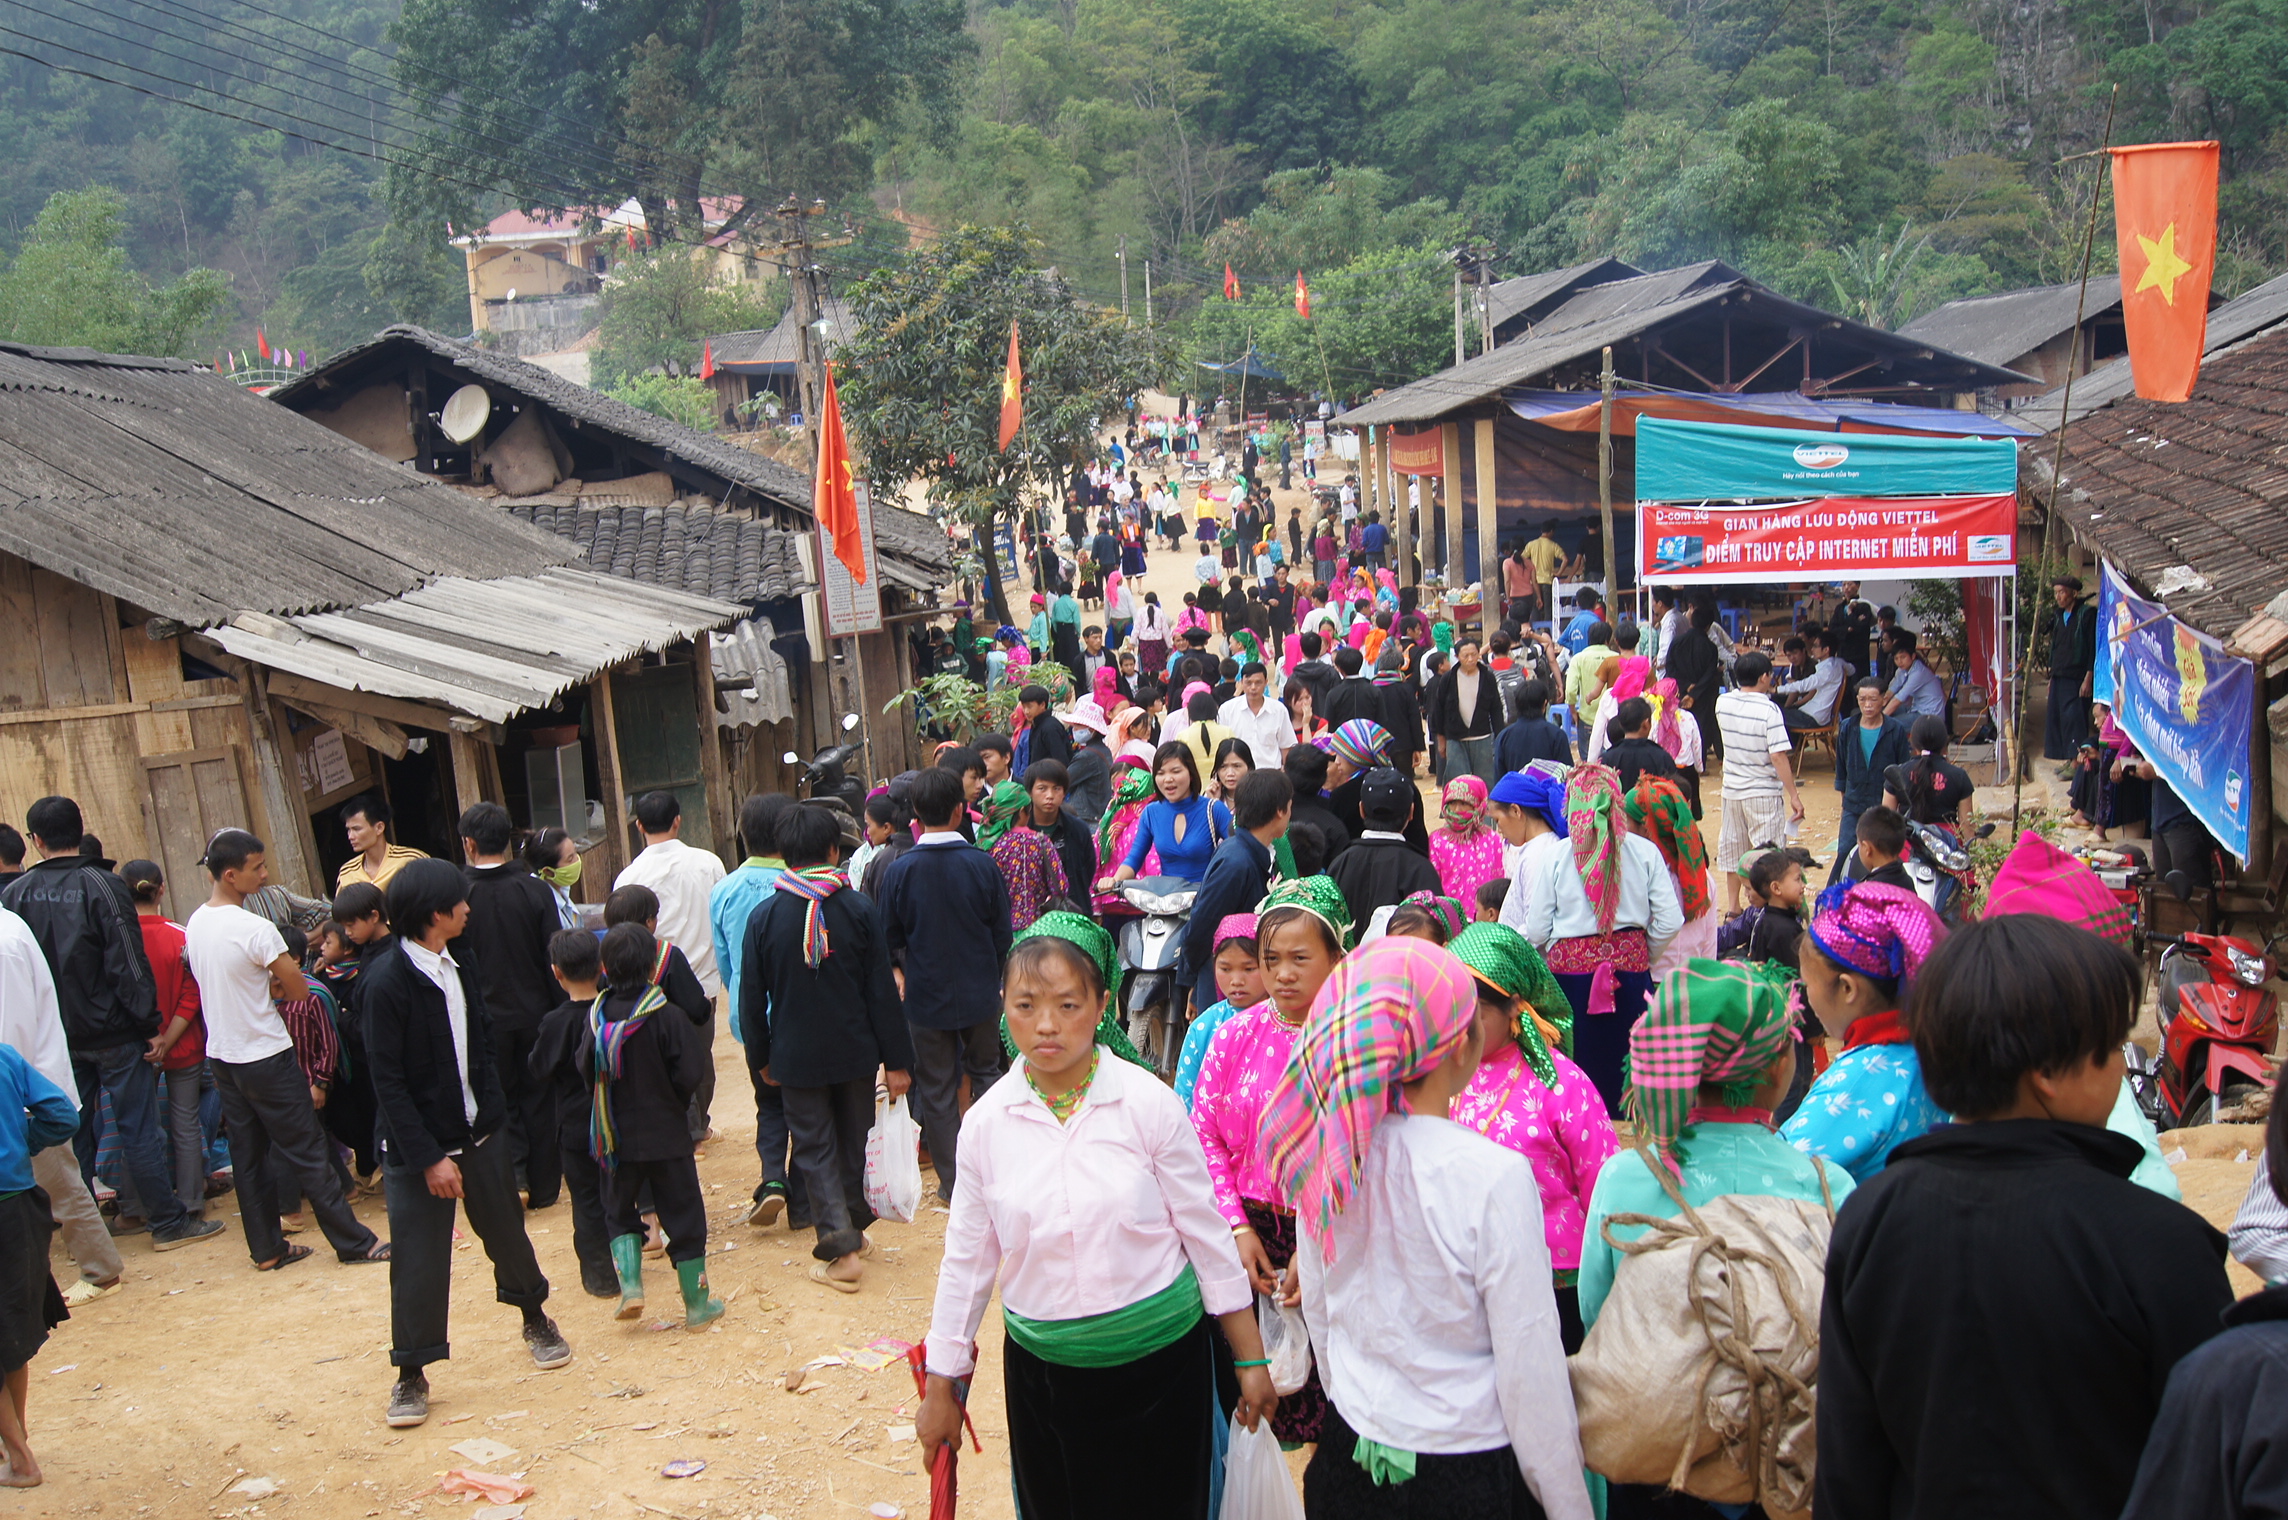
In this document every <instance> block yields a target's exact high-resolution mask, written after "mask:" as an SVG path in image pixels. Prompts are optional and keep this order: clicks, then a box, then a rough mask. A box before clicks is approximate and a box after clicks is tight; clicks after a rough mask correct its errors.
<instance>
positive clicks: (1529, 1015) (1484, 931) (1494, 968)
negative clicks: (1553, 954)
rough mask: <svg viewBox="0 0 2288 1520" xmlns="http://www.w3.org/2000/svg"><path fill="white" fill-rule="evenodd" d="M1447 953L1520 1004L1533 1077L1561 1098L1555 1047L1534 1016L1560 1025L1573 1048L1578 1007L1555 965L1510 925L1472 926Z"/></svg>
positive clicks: (1523, 1044) (1520, 1035)
mask: <svg viewBox="0 0 2288 1520" xmlns="http://www.w3.org/2000/svg"><path fill="white" fill-rule="evenodd" d="M1446 948H1447V949H1449V950H1451V951H1453V952H1454V955H1455V957H1456V958H1457V959H1459V960H1460V961H1461V963H1462V964H1463V965H1465V966H1467V967H1469V968H1470V971H1471V972H1472V974H1474V975H1475V976H1476V977H1477V978H1478V980H1479V981H1481V982H1484V983H1485V984H1486V985H1487V986H1489V987H1491V988H1493V989H1494V991H1496V992H1498V993H1500V994H1501V995H1502V996H1503V997H1506V998H1514V999H1516V1000H1517V1005H1518V1006H1517V1018H1516V1019H1515V1020H1514V1022H1515V1024H1516V1025H1517V1029H1516V1034H1517V1043H1518V1046H1519V1048H1521V1049H1522V1050H1524V1052H1525V1059H1526V1064H1527V1065H1529V1066H1531V1067H1532V1068H1533V1074H1534V1075H1535V1076H1537V1077H1539V1078H1541V1083H1542V1085H1543V1086H1544V1087H1547V1088H1548V1089H1549V1090H1550V1091H1551V1092H1555V1091H1556V1090H1557V1063H1556V1062H1555V1061H1552V1060H1551V1059H1550V1058H1549V1046H1548V1045H1547V1044H1546V1043H1544V1042H1543V1040H1542V1038H1541V1030H1540V1029H1539V1028H1538V1027H1537V1026H1536V1025H1535V1023H1534V1021H1533V1015H1534V1014H1540V1015H1541V1017H1542V1018H1544V1019H1547V1020H1548V1021H1549V1022H1550V1023H1551V1024H1553V1025H1555V1026H1556V1028H1557V1032H1558V1039H1559V1041H1560V1042H1561V1043H1570V1042H1571V1040H1572V1038H1573V1005H1572V1004H1571V1003H1569V1002H1567V1001H1566V1000H1565V989H1564V988H1562V987H1560V986H1558V985H1557V978H1556V976H1555V975H1554V974H1553V973H1552V972H1551V971H1550V969H1549V962H1547V961H1545V960H1543V959H1542V958H1541V952H1540V951H1539V950H1536V949H1534V948H1533V944H1532V942H1531V941H1530V940H1528V939H1527V938H1526V937H1525V936H1524V935H1522V934H1520V933H1518V932H1517V931H1516V930H1515V929H1512V928H1510V927H1509V926H1508V925H1506V924H1471V925H1470V926H1469V927H1467V928H1465V929H1464V930H1463V931H1462V932H1461V933H1459V934H1457V935H1455V936H1454V937H1453V938H1452V939H1451V940H1449V941H1447V943H1446ZM1551 1010H1557V1011H1556V1012H1554V1013H1552V1011H1551Z"/></svg>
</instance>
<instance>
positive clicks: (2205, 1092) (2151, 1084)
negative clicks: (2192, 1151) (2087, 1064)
mask: <svg viewBox="0 0 2288 1520" xmlns="http://www.w3.org/2000/svg"><path fill="white" fill-rule="evenodd" d="M2278 942H2279V939H2278V937H2275V938H2274V939H2271V940H2267V941H2264V942H2263V943H2261V944H2259V943H2258V942H2257V941H2255V940H2248V939H2241V938H2239V937H2237V936H2234V935H2229V934H2186V935H2183V936H2181V937H2179V938H2177V939H2172V940H2168V941H2166V942H2165V944H2166V946H2167V948H2166V949H2164V950H2163V951H2162V953H2161V998H2160V1010H2159V1012H2160V1019H2161V1029H2162V1038H2161V1059H2160V1060H2159V1061H2158V1062H2156V1063H2152V1065H2151V1068H2150V1070H2149V1071H2147V1072H2143V1073H2138V1074H2137V1075H2140V1076H2144V1077H2146V1078H2147V1081H2146V1082H2144V1083H2142V1084H2140V1083H2138V1082H2136V1081H2135V1078H2134V1077H2133V1079H2132V1086H2133V1089H2141V1090H2139V1091H2138V1098H2139V1101H2140V1103H2141V1104H2142V1105H2143V1106H2144V1107H2145V1109H2146V1112H2147V1114H2148V1116H2149V1117H2151V1118H2152V1120H2153V1122H2154V1124H2155V1125H2156V1126H2158V1127H2159V1128H2162V1129H2177V1128H2181V1127H2184V1126H2188V1125H2195V1124H2208V1123H2211V1122H2213V1120H2214V1119H2215V1117H2216V1111H2217V1110H2218V1109H2220V1108H2225V1107H2228V1106H2230V1105H2231V1104H2234V1103H2237V1102H2239V1101H2240V1099H2241V1097H2242V1095H2243V1094H2245V1093H2247V1092H2248V1091H2250V1090H2252V1089H2255V1088H2260V1087H2268V1086H2270V1085H2271V1082H2272V1062H2271V1060H2270V1053H2271V1050H2272V1042H2273V1039H2274V1037H2275V1036H2276V1035H2277V1034H2278V1032H2279V1026H2280V1008H2279V1003H2278V1001H2277V1000H2276V999H2275V998H2274V996H2273V994H2272V993H2271V991H2270V990H2269V989H2268V988H2267V987H2266V986H2265V984H2266V983H2267V982H2269V981H2270V980H2271V979H2272V978H2273V976H2274V975H2275V974H2276V973H2277V971H2278V965H2277V963H2276V962H2275V961H2274V959H2273V956H2272V947H2273V946H2274V945H2275V944H2277V943H2278Z"/></svg>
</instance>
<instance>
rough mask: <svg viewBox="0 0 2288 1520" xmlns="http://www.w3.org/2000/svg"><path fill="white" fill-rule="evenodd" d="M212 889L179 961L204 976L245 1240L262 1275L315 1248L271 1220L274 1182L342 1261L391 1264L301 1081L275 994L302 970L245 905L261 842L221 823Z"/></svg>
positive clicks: (202, 1002)
mask: <svg viewBox="0 0 2288 1520" xmlns="http://www.w3.org/2000/svg"><path fill="white" fill-rule="evenodd" d="M206 868H207V874H208V875H209V876H211V877H213V878H214V892H213V894H212V895H211V896H209V897H208V898H207V900H206V901H205V902H204V903H201V904H200V905H199V908H198V910H197V911H196V912H194V913H193V914H192V915H191V917H190V921H189V922H188V923H186V924H184V925H183V957H184V959H185V960H187V961H189V962H190V967H191V975H192V977H193V978H194V979H196V980H197V982H198V984H199V1010H200V1013H201V1014H202V1015H203V1016H204V1018H205V1020H206V1026H207V1057H208V1059H209V1060H210V1061H211V1062H212V1063H213V1065H214V1074H215V1086H216V1087H217V1088H219V1089H220V1090H221V1092H222V1112H223V1120H224V1122H225V1123H226V1124H227V1125H228V1126H229V1128H230V1169H231V1180H232V1182H233V1184H234V1185H235V1186H236V1188H237V1190H238V1213H239V1220H240V1222H241V1224H243V1225H244V1226H245V1229H246V1248H247V1251H248V1252H249V1253H250V1254H251V1255H252V1256H253V1258H254V1265H255V1269H256V1270H257V1271H262V1272H274V1271H276V1270H277V1269H279V1268H280V1267H289V1266H292V1265H293V1264H294V1263H295V1262H297V1261H302V1260H304V1259H306V1258H307V1257H308V1256H309V1255H310V1248H309V1247H308V1246H298V1245H293V1244H290V1243H289V1242H288V1241H287V1239H286V1234H285V1231H284V1230H283V1229H281V1228H280V1226H279V1222H278V1186H277V1184H278V1181H279V1180H280V1179H284V1180H285V1181H287V1182H290V1183H292V1184H294V1185H295V1186H296V1187H297V1188H298V1189H299V1190H300V1191H301V1193H302V1194H303V1195H304V1196H305V1197H307V1198H308V1199H309V1200H310V1203H311V1212H312V1213H313V1214H315V1215H316V1216H317V1220H318V1228H319V1229H321V1230H323V1231H325V1234H326V1241H327V1243H328V1244H329V1245H331V1246H332V1247H333V1248H334V1254H335V1256H337V1257H338V1258H340V1259H341V1260H342V1261H344V1262H367V1261H387V1260H388V1259H389V1247H388V1246H386V1245H384V1244H382V1243H381V1241H380V1240H378V1239H376V1238H375V1236H374V1233H373V1231H371V1230H369V1229H367V1228H366V1227H365V1226H364V1225H362V1224H360V1223H359V1222H358V1217H357V1215H356V1214H355V1213H353V1212H352V1211H351V1209H350V1205H349V1200H348V1199H347V1198H345V1197H343V1196H342V1185H341V1182H340V1179H338V1178H337V1177H336V1176H335V1175H334V1169H333V1166H332V1164H331V1163H330V1162H329V1161H328V1159H327V1156H328V1151H327V1147H328V1146H329V1145H331V1144H332V1142H331V1141H330V1140H328V1139H327V1138H326V1132H325V1129H324V1128H323V1127H322V1126H321V1125H320V1124H319V1123H318V1108H317V1104H318V1096H319V1095H318V1094H317V1093H316V1092H315V1091H314V1090H313V1089H312V1088H311V1087H310V1085H309V1084H308V1083H307V1082H306V1081H305V1080H304V1079H303V1076H302V1065H301V1062H300V1060H299V1059H297V1057H296V1056H295V1054H294V1039H293V1036H291V1035H290V1034H288V1033H287V1032H286V1021H285V1020H284V1019H282V1018H280V1017H279V1016H278V1007H277V1003H276V1002H275V1001H273V1000H274V999H277V998H284V999H287V1000H289V1001H295V1002H299V1001H301V1000H302V999H304V998H307V997H308V996H309V995H310V985H309V981H308V979H307V978H305V977H304V976H303V975H302V968H301V966H300V965H298V964H297V963H296V962H295V960H294V957H293V956H292V955H290V954H288V953H287V950H286V941H285V940H284V939H282V938H281V937H280V936H279V933H278V926H277V925H275V924H273V923H271V922H270V920H268V919H266V918H261V917H258V916H257V915H255V914H252V913H249V912H247V911H246V908H245V906H244V904H245V902H246V899H247V898H249V897H251V896H252V895H253V894H255V893H256V892H259V891H261V890H262V889H263V887H264V886H265V885H267V884H268V882H269V880H270V867H269V864H268V862H267V861H265V860H264V858H263V851H262V841H261V840H259V839H257V838H255V837H254V836H253V835H252V834H249V833H248V832H246V830H244V829H224V830H223V831H222V832H221V833H219V834H217V835H215V837H214V839H213V841H212V842H211V843H209V844H208V845H207V857H206Z"/></svg>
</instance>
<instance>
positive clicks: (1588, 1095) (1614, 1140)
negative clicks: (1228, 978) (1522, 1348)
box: [1209, 1025, 1621, 1272]
mask: <svg viewBox="0 0 2288 1520" xmlns="http://www.w3.org/2000/svg"><path fill="white" fill-rule="evenodd" d="M1226 1027H1227V1028H1228V1027H1229V1026H1228V1025H1227V1026H1226ZM1549 1058H1550V1059H1551V1060H1552V1061H1554V1062H1556V1063H1557V1090H1556V1091H1555V1092H1551V1091H1550V1090H1549V1089H1548V1088H1546V1087H1544V1086H1542V1085H1541V1078H1540V1077H1538V1076H1536V1075H1535V1074H1534V1071H1533V1068H1532V1067H1530V1066H1528V1065H1527V1064H1526V1062H1525V1053H1524V1052H1523V1051H1522V1050H1520V1049H1519V1048H1518V1047H1517V1046H1516V1045H1514V1044H1513V1045H1511V1046H1510V1047H1509V1048H1508V1049H1506V1050H1504V1051H1503V1052H1502V1053H1501V1054H1500V1055H1498V1056H1495V1057H1494V1058H1493V1059H1492V1060H1490V1061H1488V1062H1486V1063H1485V1064H1484V1065H1482V1066H1480V1067H1479V1068H1478V1070H1477V1074H1476V1075H1475V1076H1473V1077H1471V1078H1470V1085H1469V1086H1467V1087H1465V1088H1463V1089H1462V1091H1461V1094H1460V1096H1458V1097H1456V1098H1455V1099H1454V1106H1453V1109H1452V1110H1451V1111H1450V1117H1451V1118H1452V1119H1453V1121H1454V1122H1455V1123H1456V1124H1459V1125H1461V1126H1463V1127H1464V1128H1466V1129H1474V1130H1476V1131H1477V1132H1478V1133H1479V1134H1481V1135H1484V1136H1485V1137H1486V1138H1487V1139H1489V1140H1492V1141H1494V1142H1495V1143H1496V1144H1499V1145H1506V1146H1508V1147H1509V1148H1510V1149H1511V1150H1513V1151H1516V1152H1517V1153H1518V1154H1519V1155H1521V1156H1523V1157H1525V1159H1526V1160H1527V1161H1528V1162H1529V1163H1531V1165H1532V1167H1533V1180H1534V1181H1535V1182H1536V1183H1538V1184H1540V1187H1541V1232H1542V1235H1543V1236H1544V1237H1545V1238H1546V1239H1547V1241H1548V1242H1549V1264H1550V1266H1551V1267H1553V1268H1554V1269H1556V1270H1557V1271H1559V1272H1570V1271H1574V1270H1576V1269H1578V1268H1579V1267H1580V1265H1581V1235H1582V1231H1583V1230H1584V1228H1586V1226H1587V1224H1588V1218H1589V1194H1590V1192H1591V1191H1592V1190H1593V1189H1594V1188H1595V1187H1596V1185H1597V1172H1598V1169H1599V1168H1601V1167H1602V1166H1604V1164H1605V1161H1606V1158H1608V1157H1609V1156H1611V1155H1612V1154H1613V1153H1614V1152H1615V1151H1617V1150H1619V1149H1620V1148H1621V1142H1620V1138H1619V1137H1618V1136H1617V1135H1615V1134H1614V1133H1613V1121H1612V1120H1610V1119H1608V1118H1606V1117H1605V1103H1604V1100H1603V1099H1602V1098H1600V1097H1598V1096H1597V1086H1596V1084H1595V1083H1593V1082H1591V1081H1590V1080H1589V1074H1588V1073H1587V1072H1585V1071H1583V1070H1582V1069H1581V1068H1580V1067H1578V1066H1576V1065H1574V1064H1573V1063H1572V1061H1570V1060H1568V1059H1567V1058H1566V1057H1565V1056H1564V1055H1562V1054H1560V1053H1559V1052H1557V1051H1554V1050H1553V1051H1551V1052H1550V1053H1549ZM1209 1165H1210V1169H1211V1170H1212V1169H1213V1165H1214V1158H1213V1156H1212V1155H1211V1156H1210V1159H1209Z"/></svg>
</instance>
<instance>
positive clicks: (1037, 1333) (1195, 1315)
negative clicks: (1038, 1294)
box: [1001, 1263, 1207, 1367]
mask: <svg viewBox="0 0 2288 1520" xmlns="http://www.w3.org/2000/svg"><path fill="white" fill-rule="evenodd" d="M1206 1312H1207V1303H1206V1301H1205V1300H1203V1299H1202V1298H1201V1297H1200V1280H1199V1279H1198V1278H1197V1277H1195V1276H1193V1275H1192V1269H1191V1266H1190V1264H1189V1263H1186V1264H1185V1267H1184V1270H1183V1271H1181V1272H1179V1273H1178V1274H1177V1275H1176V1280H1175V1281H1174V1282H1172V1283H1170V1284H1168V1286H1166V1287H1165V1288H1162V1289H1161V1290H1160V1291H1159V1292H1157V1293H1155V1294H1153V1295H1152V1296H1151V1297H1150V1298H1144V1299H1139V1300H1137V1301H1136V1302H1135V1303H1132V1304H1130V1305H1129V1306H1128V1307H1127V1308H1125V1309H1114V1310H1113V1311H1112V1312H1111V1313H1109V1314H1091V1315H1088V1316H1087V1317H1085V1318H1083V1319H1027V1318H1025V1317H1024V1316H1023V1315H1021V1314H1015V1313H1012V1312H1011V1311H1010V1310H1008V1309H1007V1308H1003V1309H1002V1311H1001V1319H1002V1321H1003V1323H1005V1324H1006V1325H1007V1326H1008V1327H1009V1338H1010V1339H1011V1340H1013V1341H1015V1342H1016V1343H1017V1344H1018V1345H1020V1346H1022V1347H1024V1348H1025V1349H1026V1350H1027V1351H1030V1352H1032V1353H1033V1355H1035V1356H1037V1357H1039V1358H1040V1359H1041V1360H1042V1361H1044V1362H1054V1363H1056V1365H1058V1366H1059V1367H1120V1366H1125V1365H1126V1364H1127V1363H1129V1362H1133V1361H1135V1360H1137V1359H1138V1358H1140V1357H1147V1356H1150V1355H1151V1354H1152V1353H1153V1352H1155V1351H1159V1350H1162V1349H1164V1348H1165V1347H1168V1346H1171V1345H1173V1344H1175V1342H1176V1341H1177V1340H1178V1339H1179V1338H1180V1337H1182V1335H1183V1334H1184V1332H1186V1331H1187V1330H1190V1329H1191V1328H1192V1326H1194V1325H1196V1324H1198V1323H1199V1321H1200V1316H1201V1315H1202V1314H1205V1313H1206Z"/></svg>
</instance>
